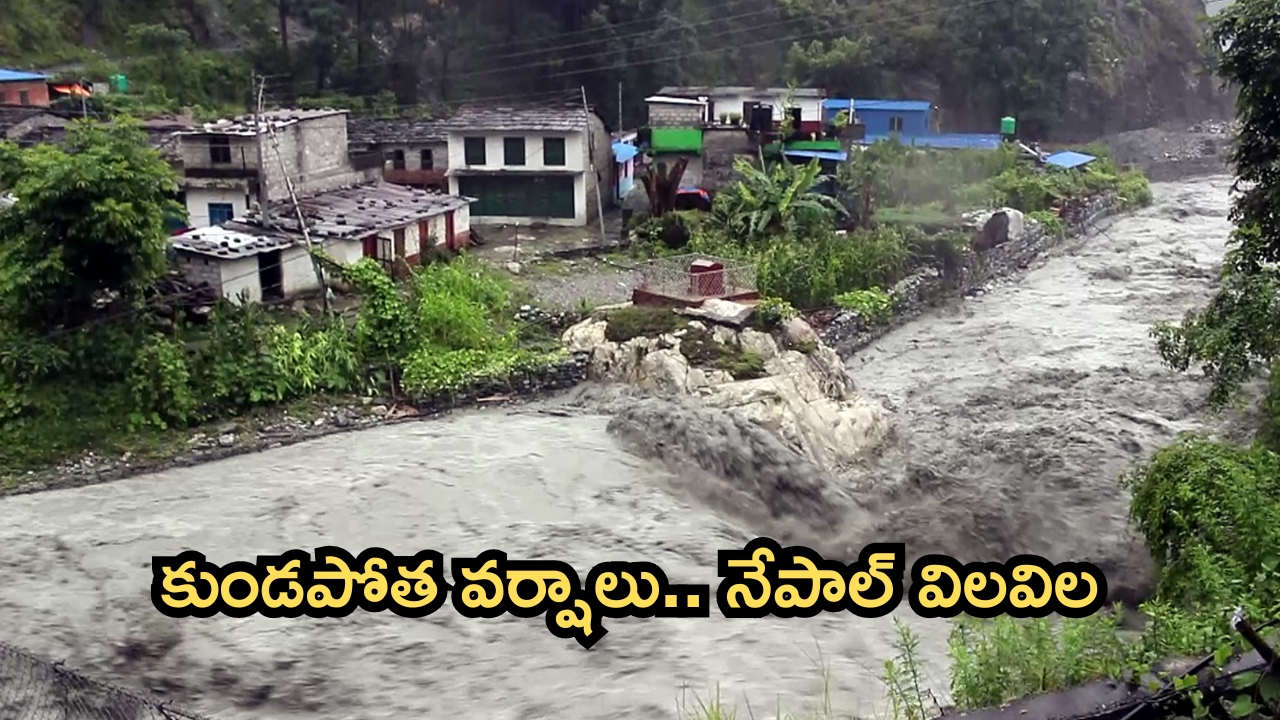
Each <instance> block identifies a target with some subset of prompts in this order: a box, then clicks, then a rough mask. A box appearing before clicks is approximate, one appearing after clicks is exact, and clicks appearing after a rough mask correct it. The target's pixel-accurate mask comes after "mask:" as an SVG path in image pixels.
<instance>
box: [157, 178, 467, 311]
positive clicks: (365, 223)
mask: <svg viewBox="0 0 1280 720" xmlns="http://www.w3.org/2000/svg"><path fill="white" fill-rule="evenodd" d="M470 203H471V200H470V199H469V198H461V197H456V196H450V195H440V194H435V193H428V192H426V191H423V190H415V189H413V188H407V187H404V186H401V185H394V184H391V183H384V182H377V183H371V184H367V185H360V186H356V187H349V188H343V189H340V190H332V191H329V192H325V193H320V194H317V195H314V196H309V197H305V198H299V201H298V204H299V207H300V208H301V210H302V215H303V217H304V218H305V219H306V221H307V232H308V233H309V235H310V238H311V240H312V242H313V243H316V244H318V245H319V246H320V247H321V248H322V249H323V250H324V252H325V253H326V254H327V255H328V256H329V257H331V258H332V259H333V260H335V261H337V262H339V263H342V264H351V263H354V262H356V261H358V260H360V259H361V258H366V257H367V258H372V259H374V260H377V261H378V262H380V263H382V264H383V266H384V267H386V268H387V269H388V271H389V272H391V273H392V274H396V275H401V274H404V273H405V272H407V271H408V270H409V268H411V267H414V266H416V265H418V264H419V263H420V261H421V256H422V254H423V253H424V252H426V251H427V250H428V249H429V248H431V247H432V246H435V247H439V248H442V249H447V248H458V247H462V246H464V245H466V244H467V241H468V237H469V235H470V229H471V227H470V218H469V213H468V211H467V208H468V205H469V204H470ZM269 217H270V222H263V219H262V217H261V215H260V214H259V213H257V212H256V211H250V212H249V213H247V214H246V215H245V216H244V217H243V218H237V219H236V220H234V221H231V222H228V223H225V224H223V225H221V226H215V227H208V228H202V229H199V230H193V231H191V232H188V233H184V234H182V235H178V236H175V237H173V238H171V240H170V242H171V244H172V246H173V248H174V251H175V252H176V254H177V257H178V267H179V268H180V269H181V270H182V271H183V274H184V275H186V277H187V279H188V280H191V281H192V282H208V283H209V284H210V285H211V286H212V287H213V288H215V289H216V290H217V291H218V293H219V295H220V296H221V297H224V298H227V299H228V300H231V301H233V302H236V303H239V302H243V301H248V302H270V301H274V300H283V299H288V298H291V297H294V296H296V295H299V294H303V293H308V292H315V291H318V290H319V289H320V284H319V281H318V280H317V278H316V273H315V267H314V266H313V264H312V261H311V257H310V253H309V252H308V249H307V245H306V241H305V239H304V238H303V235H302V232H301V229H300V227H299V225H298V222H297V219H296V214H295V212H294V208H293V204H292V202H288V201H286V202H281V203H273V204H272V205H271V207H270V210H269Z"/></svg>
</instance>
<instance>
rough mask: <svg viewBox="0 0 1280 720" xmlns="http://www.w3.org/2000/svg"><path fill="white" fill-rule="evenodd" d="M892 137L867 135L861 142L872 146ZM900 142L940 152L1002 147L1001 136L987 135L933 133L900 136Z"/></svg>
mask: <svg viewBox="0 0 1280 720" xmlns="http://www.w3.org/2000/svg"><path fill="white" fill-rule="evenodd" d="M890 137H892V136H890V135H867V136H866V137H865V138H864V139H863V140H862V141H861V142H862V144H864V145H871V144H874V143H875V142H877V141H880V140H888V139H890ZM898 142H900V143H902V144H903V145H906V146H908V147H929V148H938V149H940V150H963V149H972V150H995V149H996V148H998V147H1000V142H1001V138H1000V136H999V135H991V134H986V133H931V134H928V135H899V136H898Z"/></svg>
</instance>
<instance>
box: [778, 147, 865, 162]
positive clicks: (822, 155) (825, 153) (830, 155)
mask: <svg viewBox="0 0 1280 720" xmlns="http://www.w3.org/2000/svg"><path fill="white" fill-rule="evenodd" d="M783 155H786V156H787V157H796V158H808V159H813V158H817V159H819V160H835V161H836V162H844V161H845V160H848V159H849V153H847V152H843V151H841V152H835V151H832V150H787V151H786V152H784V153H783Z"/></svg>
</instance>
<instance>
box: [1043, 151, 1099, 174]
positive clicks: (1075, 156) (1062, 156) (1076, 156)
mask: <svg viewBox="0 0 1280 720" xmlns="http://www.w3.org/2000/svg"><path fill="white" fill-rule="evenodd" d="M1097 159H1098V158H1096V157H1094V156H1093V155H1085V154H1084V153H1078V152H1075V151H1073V150H1063V151H1062V152H1057V153H1054V154H1052V155H1050V156H1049V157H1047V158H1045V159H1044V161H1045V162H1047V163H1049V164H1050V165H1057V166H1058V167H1061V168H1067V169H1070V168H1076V167H1080V166H1081V165H1088V164H1089V163H1091V162H1093V161H1094V160H1097Z"/></svg>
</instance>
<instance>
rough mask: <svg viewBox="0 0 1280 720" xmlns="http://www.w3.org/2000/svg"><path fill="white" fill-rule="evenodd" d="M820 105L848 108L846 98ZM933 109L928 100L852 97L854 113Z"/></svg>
mask: <svg viewBox="0 0 1280 720" xmlns="http://www.w3.org/2000/svg"><path fill="white" fill-rule="evenodd" d="M822 106H823V107H824V108H826V109H828V110H848V109H849V100H848V98H845V99H839V98H833V99H831V100H827V101H825V102H823V103H822ZM932 109H933V103H931V102H929V101H928V100H865V99H864V100H859V99H857V98H854V100H853V111H854V112H855V113H857V112H861V111H876V110H882V111H886V112H928V111H929V110H932Z"/></svg>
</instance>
